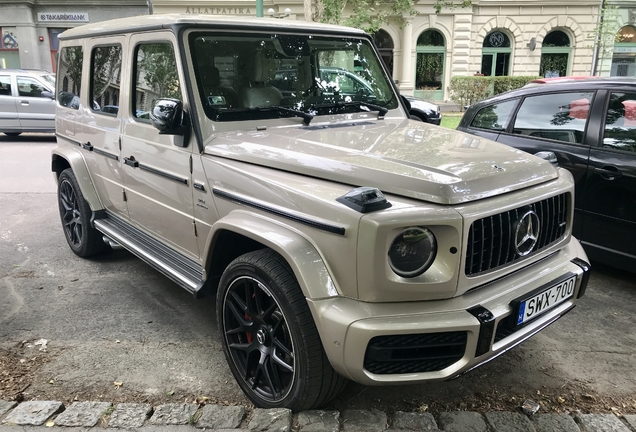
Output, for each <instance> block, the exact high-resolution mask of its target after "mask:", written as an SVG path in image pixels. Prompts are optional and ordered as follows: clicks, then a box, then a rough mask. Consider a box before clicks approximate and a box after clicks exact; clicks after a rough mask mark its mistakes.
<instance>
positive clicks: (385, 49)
mask: <svg viewBox="0 0 636 432" xmlns="http://www.w3.org/2000/svg"><path fill="white" fill-rule="evenodd" d="M373 41H374V42H375V44H376V45H377V47H378V51H380V56H381V57H382V61H384V64H385V65H386V68H387V70H388V71H389V74H391V75H393V39H391V35H389V34H388V33H387V32H386V31H384V30H378V31H377V32H375V33H374V34H373Z"/></svg>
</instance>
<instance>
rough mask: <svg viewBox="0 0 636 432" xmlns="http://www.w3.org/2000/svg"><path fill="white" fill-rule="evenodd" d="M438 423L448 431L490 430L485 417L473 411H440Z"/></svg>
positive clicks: (485, 431) (484, 431) (442, 428)
mask: <svg viewBox="0 0 636 432" xmlns="http://www.w3.org/2000/svg"><path fill="white" fill-rule="evenodd" d="M437 424H438V426H439V428H440V429H441V430H443V431H447V432H488V425H486V420H484V417H483V416H482V415H481V414H479V413H476V412H473V411H449V412H443V413H440V415H439V417H438V419H437Z"/></svg>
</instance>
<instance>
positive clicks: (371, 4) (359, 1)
mask: <svg viewBox="0 0 636 432" xmlns="http://www.w3.org/2000/svg"><path fill="white" fill-rule="evenodd" d="M413 3H414V2H413V1H411V0H318V3H317V5H316V11H317V13H316V15H317V16H315V18H317V19H316V21H321V22H324V23H331V24H342V25H346V26H349V27H356V28H359V29H362V30H364V31H366V32H368V33H375V32H377V31H378V30H379V29H380V27H381V26H382V25H383V24H385V23H387V22H388V21H389V20H394V21H395V22H397V24H398V25H399V26H400V27H403V26H404V24H405V23H406V20H407V19H408V18H409V17H412V16H414V15H417V11H416V10H415V8H414V7H413ZM471 4H472V3H471V0H435V2H434V3H433V8H434V9H435V13H438V14H439V13H440V12H441V11H442V9H444V8H448V9H455V8H458V7H468V6H470V5H471ZM345 8H349V9H350V10H351V13H350V15H349V17H347V18H346V19H343V12H344V10H345Z"/></svg>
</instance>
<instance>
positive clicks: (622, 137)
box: [603, 93, 636, 152]
mask: <svg viewBox="0 0 636 432" xmlns="http://www.w3.org/2000/svg"><path fill="white" fill-rule="evenodd" d="M603 147H608V148H613V149H618V150H627V151H632V152H636V93H612V94H611V95H610V103H609V107H608V109H607V115H606V116H605V134H604V135H603Z"/></svg>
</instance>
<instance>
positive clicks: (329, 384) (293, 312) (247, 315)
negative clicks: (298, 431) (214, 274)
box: [216, 249, 347, 411]
mask: <svg viewBox="0 0 636 432" xmlns="http://www.w3.org/2000/svg"><path fill="white" fill-rule="evenodd" d="M216 307H217V320H218V328H219V332H220V337H221V342H222V344H223V350H224V352H225V357H226V359H227V361H228V364H229V366H230V370H231V371H232V374H233V375H234V378H235V379H236V381H237V382H238V384H239V386H240V387H241V389H242V390H243V392H244V393H245V394H246V395H247V396H248V397H249V398H250V399H251V400H252V402H253V403H254V404H255V405H256V406H258V407H261V408H290V409H291V410H293V411H301V410H307V409H312V408H316V407H318V406H320V405H321V404H324V403H326V402H327V401H329V400H331V399H333V398H334V397H336V396H337V395H338V394H339V393H340V391H341V390H342V389H343V388H344V385H345V384H346V382H347V381H346V379H345V378H343V377H341V376H340V375H338V374H337V373H336V372H335V371H334V370H333V368H332V367H331V365H330V364H329V361H328V360H327V356H326V354H325V351H324V349H323V347H322V343H321V341H320V337H319V335H318V330H317V329H316V326H315V324H314V321H313V318H312V316H311V312H310V311H309V306H308V305H307V301H306V300H305V297H304V295H303V293H302V291H301V289H300V286H299V285H298V282H297V281H296V279H295V277H294V274H293V272H292V270H291V268H290V267H289V265H288V264H287V262H286V261H285V260H284V259H283V258H282V257H281V256H280V255H278V254H277V253H276V252H274V251H272V250H270V249H262V250H259V251H255V252H250V253H247V254H245V255H243V256H240V257H238V258H237V259H235V260H234V261H232V263H230V265H229V266H228V267H227V269H226V270H225V272H224V273H223V276H222V278H221V281H220V285H219V290H218V292H217V306H216Z"/></svg>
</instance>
